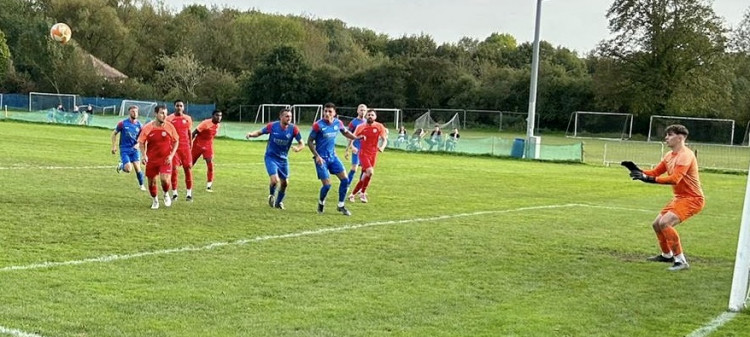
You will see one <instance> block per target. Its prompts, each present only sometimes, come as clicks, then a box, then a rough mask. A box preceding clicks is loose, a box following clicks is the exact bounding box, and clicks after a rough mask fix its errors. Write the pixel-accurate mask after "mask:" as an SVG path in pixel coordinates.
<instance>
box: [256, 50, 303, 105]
mask: <svg viewBox="0 0 750 337" xmlns="http://www.w3.org/2000/svg"><path fill="white" fill-rule="evenodd" d="M310 72H311V70H310V67H309V66H308V65H307V64H306V63H305V62H304V60H303V58H302V54H301V53H300V52H299V50H298V49H296V48H294V47H291V46H281V47H277V48H275V49H273V50H272V51H271V52H270V53H269V54H268V56H266V58H265V59H264V62H263V63H262V64H261V65H259V66H258V67H257V68H256V69H255V71H254V72H253V74H252V75H251V76H250V77H249V79H248V81H247V83H245V85H244V92H243V94H244V95H245V97H247V102H248V103H249V104H264V103H280V104H294V103H300V102H308V100H309V97H310V96H309V94H308V93H309V92H310V83H311V78H310Z"/></svg>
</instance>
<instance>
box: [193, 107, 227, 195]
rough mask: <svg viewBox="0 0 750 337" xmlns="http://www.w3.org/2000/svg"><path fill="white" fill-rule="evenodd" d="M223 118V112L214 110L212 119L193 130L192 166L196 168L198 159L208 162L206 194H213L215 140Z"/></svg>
mask: <svg viewBox="0 0 750 337" xmlns="http://www.w3.org/2000/svg"><path fill="white" fill-rule="evenodd" d="M222 116H223V114H222V112H221V111H219V110H214V112H213V113H212V114H211V118H209V119H205V120H203V121H202V122H200V124H198V127H196V128H195V130H193V145H192V149H193V151H192V154H191V156H192V157H193V163H192V166H195V163H197V162H198V158H200V157H201V156H203V159H204V160H205V161H206V192H213V190H212V189H211V188H212V186H213V183H214V138H216V134H217V133H218V132H219V127H220V126H221V125H220V124H219V123H221V118H222ZM191 197H192V196H191Z"/></svg>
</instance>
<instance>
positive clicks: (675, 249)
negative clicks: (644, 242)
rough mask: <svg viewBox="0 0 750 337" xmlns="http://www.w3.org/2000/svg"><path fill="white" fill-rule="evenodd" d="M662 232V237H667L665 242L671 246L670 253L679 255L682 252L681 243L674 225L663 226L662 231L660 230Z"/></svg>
mask: <svg viewBox="0 0 750 337" xmlns="http://www.w3.org/2000/svg"><path fill="white" fill-rule="evenodd" d="M661 232H662V233H663V234H664V237H665V238H667V244H668V245H669V247H670V248H672V254H674V255H680V254H682V244H681V243H680V234H677V230H675V229H674V227H671V226H669V227H667V228H664V230H663V231H661Z"/></svg>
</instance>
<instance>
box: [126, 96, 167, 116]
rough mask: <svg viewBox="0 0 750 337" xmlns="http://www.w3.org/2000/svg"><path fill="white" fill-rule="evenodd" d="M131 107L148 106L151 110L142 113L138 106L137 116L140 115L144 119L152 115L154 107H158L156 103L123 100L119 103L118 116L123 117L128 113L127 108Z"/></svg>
mask: <svg viewBox="0 0 750 337" xmlns="http://www.w3.org/2000/svg"><path fill="white" fill-rule="evenodd" d="M131 105H140V106H143V105H148V106H150V107H151V109H150V110H149V111H143V109H141V107H140V106H139V107H138V114H139V115H142V116H144V117H149V116H151V115H152V114H153V113H154V107H155V106H158V105H159V103H156V102H154V101H134V100H129V99H124V100H122V102H120V114H119V115H120V116H125V113H126V112H127V111H128V108H129V107H130V106H131Z"/></svg>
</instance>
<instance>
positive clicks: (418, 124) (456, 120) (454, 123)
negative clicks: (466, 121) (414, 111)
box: [414, 109, 465, 131]
mask: <svg viewBox="0 0 750 337" xmlns="http://www.w3.org/2000/svg"><path fill="white" fill-rule="evenodd" d="M464 111H465V110H458V109H444V110H436V109H430V110H427V112H425V113H423V114H422V115H421V116H419V117H417V120H416V121H414V129H422V130H425V131H428V130H432V128H434V127H435V126H436V125H437V126H439V127H440V129H441V130H443V129H445V130H448V129H450V130H453V129H462V127H461V117H460V116H461V114H462V113H464ZM446 112H447V113H449V114H451V115H450V116H451V118H450V119H448V122H446V123H439V122H437V121H435V119H434V118H433V114H435V113H446Z"/></svg>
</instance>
